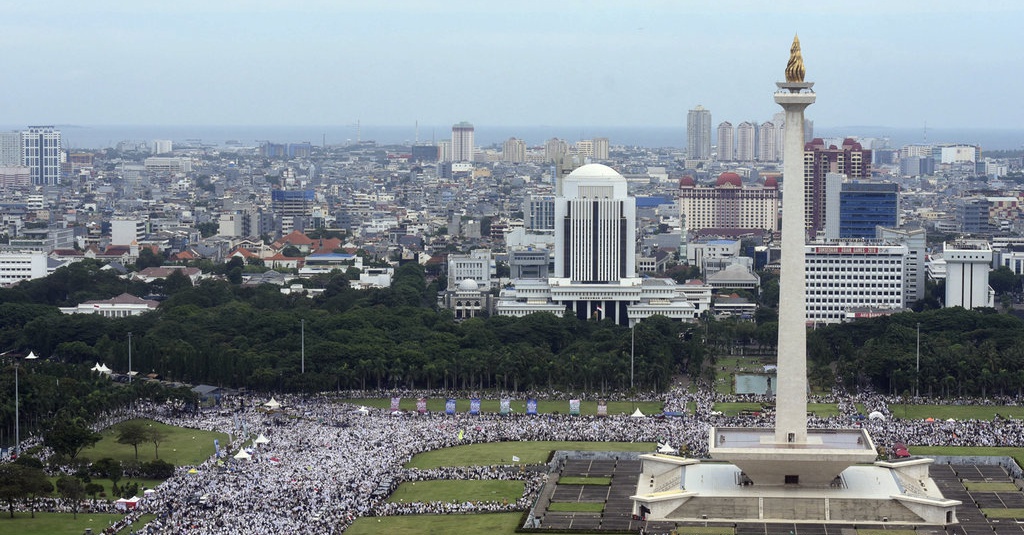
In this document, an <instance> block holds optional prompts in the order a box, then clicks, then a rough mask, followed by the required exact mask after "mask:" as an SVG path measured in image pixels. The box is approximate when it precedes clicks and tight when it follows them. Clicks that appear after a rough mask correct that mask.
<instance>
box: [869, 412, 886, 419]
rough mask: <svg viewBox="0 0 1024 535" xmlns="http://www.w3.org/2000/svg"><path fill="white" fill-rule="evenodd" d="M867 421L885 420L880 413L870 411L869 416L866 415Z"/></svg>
mask: <svg viewBox="0 0 1024 535" xmlns="http://www.w3.org/2000/svg"><path fill="white" fill-rule="evenodd" d="M868 419H869V420H884V419H885V415H884V414H882V413H880V412H878V411H872V412H871V414H869V415H868Z"/></svg>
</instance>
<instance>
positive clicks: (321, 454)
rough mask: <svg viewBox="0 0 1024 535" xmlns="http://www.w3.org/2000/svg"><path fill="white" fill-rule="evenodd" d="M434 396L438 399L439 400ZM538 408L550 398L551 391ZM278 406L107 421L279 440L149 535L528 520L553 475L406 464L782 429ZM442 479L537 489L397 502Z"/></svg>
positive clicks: (894, 430) (708, 408)
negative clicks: (505, 514)
mask: <svg viewBox="0 0 1024 535" xmlns="http://www.w3.org/2000/svg"><path fill="white" fill-rule="evenodd" d="M391 394H392V393H376V394H375V395H376V397H387V396H389V395H391ZM398 394H399V395H402V396H404V397H418V396H419V395H424V393H421V392H401V393H398ZM432 394H434V395H435V396H436V395H437V392H433V393H432ZM444 394H445V395H448V394H451V393H444ZM536 397H538V398H540V399H549V398H548V397H546V396H544V395H543V394H541V393H536ZM555 397H558V396H555ZM279 399H280V401H282V403H283V404H284V407H285V408H284V409H283V410H282V411H275V412H266V411H265V410H264V409H263V408H262V406H261V403H262V401H265V398H261V399H257V398H255V397H235V398H228V399H225V400H224V401H223V403H222V406H221V407H220V408H218V409H217V410H212V411H203V412H200V413H198V414H191V413H183V412H181V411H180V410H177V409H171V408H168V407H164V406H154V405H149V404H140V405H137V406H135V407H132V408H130V409H126V410H123V411H119V412H118V413H116V414H111V415H107V416H106V417H104V418H102V419H101V421H100V422H99V424H98V425H101V426H108V425H111V424H113V423H116V422H117V421H121V420H124V419H128V418H137V417H147V418H154V419H158V420H161V421H163V422H165V423H168V424H173V425H179V426H185V427H192V428H198V429H206V430H217V431H223V432H231V433H232V434H233V435H235V439H234V442H233V443H232V444H224V445H222V450H224V451H225V452H231V453H234V452H236V451H238V449H239V448H240V447H241V446H242V445H243V440H248V439H251V438H252V437H253V436H255V435H256V434H260V433H262V434H264V435H265V436H267V437H268V438H269V443H267V444H263V445H260V446H258V447H256V448H255V449H254V450H253V455H252V458H251V459H250V460H247V461H245V460H236V459H233V458H230V457H228V458H226V459H219V460H218V459H210V460H208V461H206V462H204V463H203V464H201V465H199V466H195V467H178V471H177V473H176V475H175V476H174V477H172V478H171V479H169V480H167V481H166V482H164V483H163V484H161V485H160V486H159V487H158V488H157V489H156V493H155V494H153V495H151V496H149V497H147V498H146V499H145V500H143V502H142V504H141V505H140V511H145V512H151V513H155V514H157V519H156V520H154V521H152V522H151V523H150V524H149V525H148V526H146V527H145V528H142V529H141V530H140V531H139V532H138V533H148V534H179V533H181V534H185V533H187V534H196V535H205V534H210V535H214V534H216V535H230V534H236V533H237V534H251V533H339V532H342V531H344V530H345V528H347V527H348V526H349V525H350V524H351V523H352V522H353V521H354V520H355V519H356V518H358V517H360V516H371V515H378V516H381V515H396V514H418V513H470V512H481V511H512V510H515V511H519V510H525V509H526V508H527V507H528V506H529V505H530V504H531V503H533V501H534V500H535V499H536V496H537V494H538V492H539V490H540V488H541V486H542V482H543V477H544V474H543V471H542V470H524V469H522V468H521V467H519V466H492V467H465V468H438V469H431V470H416V469H407V468H404V464H405V463H406V462H407V461H409V460H410V459H411V458H412V456H413V455H415V454H417V453H420V452H423V451H428V450H434V449H438V448H444V447H448V446H454V445H457V444H466V443H477V442H497V441H537V440H567V441H576V440H578V441H626V442H663V443H664V442H667V443H669V444H671V445H673V446H677V447H680V449H681V450H684V451H687V452H688V454H689V455H691V456H695V457H702V456H705V455H706V454H707V438H708V433H709V429H710V427H711V426H712V425H719V426H736V425H747V426H758V427H762V426H764V427H766V426H770V425H772V422H773V419H772V418H771V417H770V416H763V415H761V416H753V415H748V416H738V417H727V416H723V415H719V414H717V413H715V412H714V410H713V407H714V403H715V402H716V401H726V400H736V399H737V398H736V397H729V396H721V395H715V394H713V393H711V391H710V389H702V390H701V391H699V392H687V391H685V390H683V389H681V388H677V389H673V390H672V391H670V392H668V393H667V394H662V395H661V396H660V397H659V399H660V400H661V401H662V402H663V406H664V410H665V411H666V412H685V411H687V409H688V408H691V407H692V408H695V410H694V411H693V412H692V413H687V415H685V416H683V417H666V418H642V419H641V418H631V417H629V416H626V415H617V416H616V415H613V416H609V417H605V418H598V417H586V416H583V417H579V416H576V417H574V416H567V415H539V416H525V415H511V416H500V415H495V414H483V415H479V416H471V415H468V414H465V413H461V414H457V415H445V414H426V415H416V414H407V415H403V416H397V417H396V416H392V415H391V414H390V413H388V412H387V411H383V410H377V409H370V411H369V413H368V414H365V415H363V414H359V413H357V412H356V411H355V410H354V409H355V408H356V407H355V406H353V405H349V404H347V403H343V402H341V401H338V400H337V398H335V397H329V396H314V397H298V396H296V397H289V396H285V397H284V398H279ZM743 399H744V400H750V401H766V402H767V401H769V400H768V399H767V398H765V399H763V400H762V399H760V398H758V397H754V398H750V397H744V398H743ZM815 401H822V402H830V403H838V404H839V408H840V415H839V416H836V417H831V418H811V419H810V420H809V426H810V427H825V428H827V427H849V426H851V425H855V426H861V425H862V426H866V427H867V428H868V429H869V430H870V432H871V434H872V437H873V438H874V440H875V442H876V443H877V444H879V445H891V444H893V443H895V442H903V443H905V444H912V445H913V444H952V445H998V446H1022V445H1024V423H1022V422H1020V421H1017V420H1009V419H1001V418H1000V419H995V420H993V421H955V422H946V421H939V422H922V421H913V420H901V419H899V418H894V416H899V415H898V414H897V415H893V414H891V413H890V411H889V409H888V406H889V404H890V403H893V402H896V401H898V400H895V399H890V398H885V397H883V396H879V395H874V394H870V393H868V394H857V395H845V394H836V395H833V396H828V397H825V398H817V399H815ZM858 407H863V408H866V409H867V410H868V411H879V412H880V413H882V415H883V416H884V417H885V418H884V419H879V420H872V419H865V418H857V417H856V415H857V411H858ZM243 430H244V431H243ZM245 431H247V432H245ZM431 479H516V480H521V481H523V482H524V492H523V495H522V496H521V497H520V498H519V499H517V500H515V501H511V500H510V501H508V502H507V503H506V502H505V501H500V502H498V501H488V500H487V498H488V497H487V496H481V500H478V501H477V500H474V501H468V502H456V503H450V502H415V503H388V502H387V501H386V500H387V496H388V494H390V492H391V491H393V490H394V489H395V488H397V486H398V485H399V484H401V483H402V482H404V481H424V480H431ZM42 505H43V507H41V509H44V510H45V509H51V510H67V509H68V508H67V505H66V504H63V503H61V502H60V500H56V499H54V500H49V501H47V502H44V503H42Z"/></svg>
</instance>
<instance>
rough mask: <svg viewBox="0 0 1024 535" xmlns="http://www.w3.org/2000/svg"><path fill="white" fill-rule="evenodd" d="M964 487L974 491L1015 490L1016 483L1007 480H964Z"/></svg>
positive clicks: (1016, 489)
mask: <svg viewBox="0 0 1024 535" xmlns="http://www.w3.org/2000/svg"><path fill="white" fill-rule="evenodd" d="M963 483H964V488H965V489H967V490H971V491H974V492H1017V491H1018V490H1019V489H1018V488H1017V485H1014V484H1013V483H1010V482H1009V481H964V482H963Z"/></svg>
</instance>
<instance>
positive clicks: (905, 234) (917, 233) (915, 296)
mask: <svg viewBox="0 0 1024 535" xmlns="http://www.w3.org/2000/svg"><path fill="white" fill-rule="evenodd" d="M926 238H927V233H926V232H925V230H924V229H922V228H916V229H897V228H885V227H877V228H876V229H875V239H877V240H879V241H882V242H884V243H894V244H900V245H903V246H905V247H906V248H907V256H906V258H905V259H904V262H903V275H904V277H903V307H904V308H910V307H911V305H913V304H914V302H915V301H918V300H921V299H924V290H925V275H926V274H927V265H926V264H925V255H926V253H927V252H928V242H927V240H926Z"/></svg>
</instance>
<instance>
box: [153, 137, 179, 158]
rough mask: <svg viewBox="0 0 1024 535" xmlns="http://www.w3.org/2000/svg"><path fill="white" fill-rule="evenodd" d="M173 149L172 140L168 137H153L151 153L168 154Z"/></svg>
mask: <svg viewBox="0 0 1024 535" xmlns="http://www.w3.org/2000/svg"><path fill="white" fill-rule="evenodd" d="M173 151H174V142H172V141H171V140H169V139H154V140H153V154H157V155H160V154H170V153H171V152H173Z"/></svg>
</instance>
